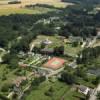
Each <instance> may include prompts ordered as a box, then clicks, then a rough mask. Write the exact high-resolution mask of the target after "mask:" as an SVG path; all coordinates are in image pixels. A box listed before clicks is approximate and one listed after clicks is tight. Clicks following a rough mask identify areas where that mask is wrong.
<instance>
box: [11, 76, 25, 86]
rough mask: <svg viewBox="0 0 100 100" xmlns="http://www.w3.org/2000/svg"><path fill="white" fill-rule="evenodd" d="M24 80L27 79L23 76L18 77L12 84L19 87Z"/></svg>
mask: <svg viewBox="0 0 100 100" xmlns="http://www.w3.org/2000/svg"><path fill="white" fill-rule="evenodd" d="M25 80H27V78H26V77H24V76H22V77H18V78H17V79H15V80H14V81H13V84H15V86H16V87H19V86H20V85H21V83H22V82H23V81H25Z"/></svg>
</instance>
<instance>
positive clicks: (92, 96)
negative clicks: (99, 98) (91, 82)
mask: <svg viewBox="0 0 100 100" xmlns="http://www.w3.org/2000/svg"><path fill="white" fill-rule="evenodd" d="M98 91H100V84H99V85H98V86H97V88H96V89H95V90H94V92H93V93H92V94H91V96H90V99H89V100H96V95H97V92H98Z"/></svg>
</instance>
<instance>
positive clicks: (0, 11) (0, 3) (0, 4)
mask: <svg viewBox="0 0 100 100" xmlns="http://www.w3.org/2000/svg"><path fill="white" fill-rule="evenodd" d="M8 2H9V0H0V15H9V14H16V13H17V14H41V13H46V12H48V11H51V9H46V8H44V9H43V8H42V9H41V7H40V8H37V9H32V10H31V9H26V8H25V6H26V5H30V4H33V5H35V4H48V5H53V6H55V7H66V6H68V5H72V3H62V2H61V1H60V0H22V1H21V4H8ZM16 8H17V9H16Z"/></svg>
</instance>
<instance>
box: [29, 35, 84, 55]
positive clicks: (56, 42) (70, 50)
mask: <svg viewBox="0 0 100 100" xmlns="http://www.w3.org/2000/svg"><path fill="white" fill-rule="evenodd" d="M46 39H49V40H50V41H52V44H51V45H48V46H47V48H54V47H56V46H61V45H64V47H65V54H68V55H71V56H73V57H75V56H76V54H78V53H79V51H80V50H82V48H81V46H80V45H78V46H77V47H72V44H67V43H64V41H63V39H61V38H60V37H58V36H45V35H39V36H38V37H37V39H36V40H33V41H32V43H33V44H36V45H37V46H39V43H40V42H41V41H43V40H46ZM32 43H31V44H32Z"/></svg>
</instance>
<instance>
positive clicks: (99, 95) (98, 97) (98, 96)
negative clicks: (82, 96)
mask: <svg viewBox="0 0 100 100" xmlns="http://www.w3.org/2000/svg"><path fill="white" fill-rule="evenodd" d="M96 96H97V100H100V91H99V92H98V93H97V95H96Z"/></svg>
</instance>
